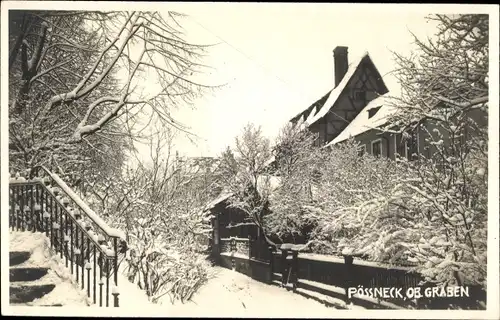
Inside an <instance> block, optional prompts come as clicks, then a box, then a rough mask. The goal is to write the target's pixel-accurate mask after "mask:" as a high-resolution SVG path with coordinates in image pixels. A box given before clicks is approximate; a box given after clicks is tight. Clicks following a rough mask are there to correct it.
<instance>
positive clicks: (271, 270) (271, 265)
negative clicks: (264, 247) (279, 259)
mask: <svg viewBox="0 0 500 320" xmlns="http://www.w3.org/2000/svg"><path fill="white" fill-rule="evenodd" d="M268 249H269V253H270V257H269V283H272V282H273V278H274V248H273V246H268Z"/></svg>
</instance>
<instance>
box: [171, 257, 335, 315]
mask: <svg viewBox="0 0 500 320" xmlns="http://www.w3.org/2000/svg"><path fill="white" fill-rule="evenodd" d="M215 271H216V276H215V277H214V278H213V279H211V280H209V281H208V283H206V284H205V285H204V286H203V287H201V288H200V290H199V291H198V292H197V293H195V295H194V296H193V298H192V301H189V302H187V303H185V304H181V303H180V302H179V303H175V304H174V305H170V301H169V299H168V298H167V299H165V300H164V301H163V302H162V303H163V305H164V306H165V310H166V311H167V310H168V313H167V314H166V315H168V316H178V317H332V314H334V313H335V312H336V311H338V310H336V309H334V308H329V307H326V306H325V305H323V304H321V303H319V302H316V301H314V300H311V299H307V298H304V297H302V296H300V295H298V294H295V293H292V292H289V291H287V290H286V289H283V288H279V287H277V286H271V285H267V284H264V283H261V282H259V281H256V280H253V279H251V278H250V277H247V276H245V275H244V274H241V273H238V272H235V271H232V270H229V269H225V268H222V267H215Z"/></svg>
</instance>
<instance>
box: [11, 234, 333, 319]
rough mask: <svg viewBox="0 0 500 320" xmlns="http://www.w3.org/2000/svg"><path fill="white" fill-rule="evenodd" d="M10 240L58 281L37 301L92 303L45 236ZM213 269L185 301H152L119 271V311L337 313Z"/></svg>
mask: <svg viewBox="0 0 500 320" xmlns="http://www.w3.org/2000/svg"><path fill="white" fill-rule="evenodd" d="M9 240H10V241H9V243H10V250H11V251H31V252H32V256H31V258H30V260H28V261H27V262H26V264H27V265H28V264H29V265H30V266H44V267H47V266H50V268H51V269H52V270H51V271H50V273H49V274H48V275H47V276H46V277H48V278H50V279H49V280H50V281H52V282H54V283H56V288H55V289H54V290H53V291H52V292H51V293H50V294H48V295H46V296H45V297H44V298H42V299H40V301H36V302H35V303H34V305H40V304H52V303H62V304H63V305H64V306H71V307H85V306H86V305H87V304H88V303H89V300H88V299H87V297H86V292H84V291H81V290H80V289H79V288H78V287H77V286H76V284H75V281H74V280H73V279H72V275H71V273H70V271H69V269H67V268H65V267H64V263H63V262H62V261H61V260H60V258H59V257H58V256H54V255H51V254H50V250H49V246H50V245H49V242H48V239H47V237H45V235H44V234H41V233H31V232H11V233H10V239H9ZM213 271H214V277H213V278H212V279H210V280H209V281H208V282H207V283H206V284H205V285H203V286H202V287H201V288H200V289H199V290H198V292H196V293H195V294H194V296H193V298H192V300H191V301H189V302H186V303H184V304H183V303H181V302H175V303H174V304H172V303H171V302H170V299H169V297H168V296H167V295H165V296H164V298H162V300H160V302H159V303H158V304H154V303H152V302H150V301H149V300H148V297H147V296H146V294H145V292H144V291H143V290H141V289H139V288H138V287H137V286H136V285H135V284H133V283H131V282H129V281H128V280H127V278H126V277H125V275H123V274H122V273H119V278H118V287H119V291H120V308H119V309H121V310H119V312H120V311H125V309H126V310H127V311H130V312H131V314H133V315H140V314H141V313H142V312H144V314H151V313H154V314H161V315H163V316H167V317H171V316H176V317H331V316H332V315H333V314H334V313H335V312H337V311H338V310H336V309H334V308H329V307H326V306H325V305H323V304H321V303H319V302H316V301H314V300H310V299H307V298H304V297H302V296H300V295H298V294H294V293H292V292H289V291H287V290H285V289H283V288H279V287H277V286H271V285H267V284H264V283H261V282H259V281H256V280H253V279H251V278H250V277H247V276H245V275H243V274H241V273H238V272H235V271H232V270H229V269H225V268H222V267H214V270H213ZM44 278H45V277H44ZM48 278H46V279H48ZM96 307H97V308H99V307H98V306H96V305H92V307H91V309H92V310H95V308H96ZM62 308H64V307H62ZM86 308H88V307H86ZM104 309H115V308H104ZM72 310H74V311H76V309H72ZM87 310H88V309H87ZM101 310H102V309H101ZM115 310H116V309H115ZM109 311H111V310H109Z"/></svg>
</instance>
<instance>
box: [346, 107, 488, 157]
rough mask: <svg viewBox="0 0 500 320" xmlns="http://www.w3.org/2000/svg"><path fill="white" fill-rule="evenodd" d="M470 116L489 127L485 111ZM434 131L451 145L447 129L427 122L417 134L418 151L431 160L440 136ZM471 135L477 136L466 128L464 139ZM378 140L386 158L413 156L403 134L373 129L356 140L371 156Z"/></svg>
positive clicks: (475, 112)
mask: <svg viewBox="0 0 500 320" xmlns="http://www.w3.org/2000/svg"><path fill="white" fill-rule="evenodd" d="M469 116H470V117H471V119H472V120H473V121H475V122H476V123H477V125H478V126H479V127H487V125H488V118H487V114H486V113H485V112H484V111H481V110H474V111H473V112H470V113H469ZM434 129H438V130H439V131H440V133H441V134H442V138H441V139H442V140H443V144H445V145H450V143H451V141H450V140H451V137H450V135H449V133H448V132H447V131H446V130H445V129H443V128H442V127H441V126H440V125H438V124H437V123H435V122H434V121H430V120H427V121H426V122H424V124H423V125H422V128H419V129H418V130H417V131H416V133H415V134H416V136H417V142H418V144H417V150H416V151H417V153H418V154H419V155H423V156H425V157H426V158H431V157H432V155H433V154H434V153H435V152H436V151H437V147H436V146H435V145H433V144H432V143H431V142H432V141H438V140H439V138H438V134H437V133H436V132H434ZM471 135H475V132H474V131H473V128H472V127H468V128H466V136H465V137H464V138H463V139H467V137H468V136H469V137H470V136H471ZM378 139H381V142H382V154H383V156H384V157H388V158H390V159H392V160H395V159H396V156H395V155H396V153H397V154H399V155H401V156H411V154H410V153H411V152H410V151H406V152H405V148H406V146H405V144H404V141H403V139H402V134H393V133H388V132H384V133H381V132H380V131H379V130H375V129H372V130H368V131H366V132H363V133H361V134H359V135H357V136H356V137H355V140H356V141H358V142H359V143H360V145H361V146H363V145H364V146H365V148H366V149H365V150H366V152H368V153H370V154H372V148H371V147H372V145H371V144H372V142H373V141H375V140H378Z"/></svg>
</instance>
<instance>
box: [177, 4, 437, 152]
mask: <svg viewBox="0 0 500 320" xmlns="http://www.w3.org/2000/svg"><path fill="white" fill-rule="evenodd" d="M174 9H175V10H176V11H180V12H182V13H185V14H188V15H189V18H187V19H183V20H182V21H183V27H184V28H185V32H186V36H187V38H188V40H190V41H195V42H197V43H202V44H207V43H220V42H222V43H221V44H219V45H217V46H216V47H213V48H212V49H211V50H210V52H209V53H210V55H209V57H207V59H206V60H205V61H204V62H205V63H206V64H209V65H210V66H212V67H213V68H215V70H214V71H213V72H212V73H210V74H208V75H207V77H206V78H205V81H208V82H209V84H220V83H227V86H226V87H224V88H223V89H221V90H219V91H218V92H216V93H215V94H212V95H207V96H205V97H204V98H202V99H200V100H198V101H197V102H196V109H194V110H192V109H189V108H185V109H181V110H179V111H177V112H174V115H175V116H176V117H177V120H180V121H181V122H182V123H183V124H185V125H187V126H189V127H190V130H191V132H193V133H194V134H196V135H197V136H199V137H200V138H199V139H197V144H196V145H195V144H192V143H190V142H189V141H188V139H185V138H183V137H182V136H179V137H178V138H177V139H176V146H175V148H176V149H177V150H179V152H180V154H182V155H186V156H215V155H217V154H219V153H220V152H221V151H222V149H223V148H224V147H225V146H227V145H231V144H233V142H234V137H235V136H236V135H238V134H239V133H240V132H241V130H242V128H243V126H244V125H245V124H246V123H248V122H253V123H255V124H256V125H260V126H261V127H262V129H263V132H264V133H265V135H266V136H268V137H269V138H270V139H273V138H274V137H275V136H276V134H277V133H278V131H279V129H280V128H281V127H282V126H283V125H284V124H286V122H287V121H288V120H289V119H290V118H291V117H292V116H294V115H295V114H297V113H298V112H300V111H301V110H303V109H305V108H306V107H308V106H309V105H311V104H312V103H313V102H314V101H315V100H317V99H318V98H320V97H321V96H323V95H324V94H325V93H326V92H327V91H328V90H330V89H331V88H332V87H333V53H332V50H333V48H334V47H335V46H337V45H342V46H347V47H349V61H352V60H354V58H356V57H357V56H360V55H361V54H363V53H364V52H365V51H368V52H369V54H370V56H371V57H372V59H373V61H374V63H375V65H376V66H377V68H378V69H379V71H380V73H381V74H382V75H383V76H384V80H385V81H386V84H387V85H388V87H389V90H391V93H394V94H397V91H398V85H397V83H396V81H395V79H394V77H392V76H391V74H390V72H391V71H392V70H393V69H394V68H395V66H394V63H393V60H392V55H391V52H390V50H392V51H396V52H398V53H403V54H408V53H409V52H410V50H411V49H412V48H413V47H412V46H411V43H412V37H411V34H410V31H412V32H413V33H415V34H416V35H417V36H423V37H426V36H432V35H433V34H434V33H435V31H436V29H435V24H433V23H429V22H427V20H426V19H425V16H426V14H425V13H424V12H418V11H417V12H416V11H415V10H411V11H410V10H394V9H392V10H380V9H378V10H375V11H374V9H373V7H372V8H371V9H370V8H368V10H367V7H366V6H363V5H359V6H357V7H349V8H345V7H340V6H338V5H335V4H325V5H321V4H314V5H308V4H288V5H281V4H279V5H278V4H224V3H220V4H209V5H200V6H196V5H184V6H183V5H178V7H174Z"/></svg>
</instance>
